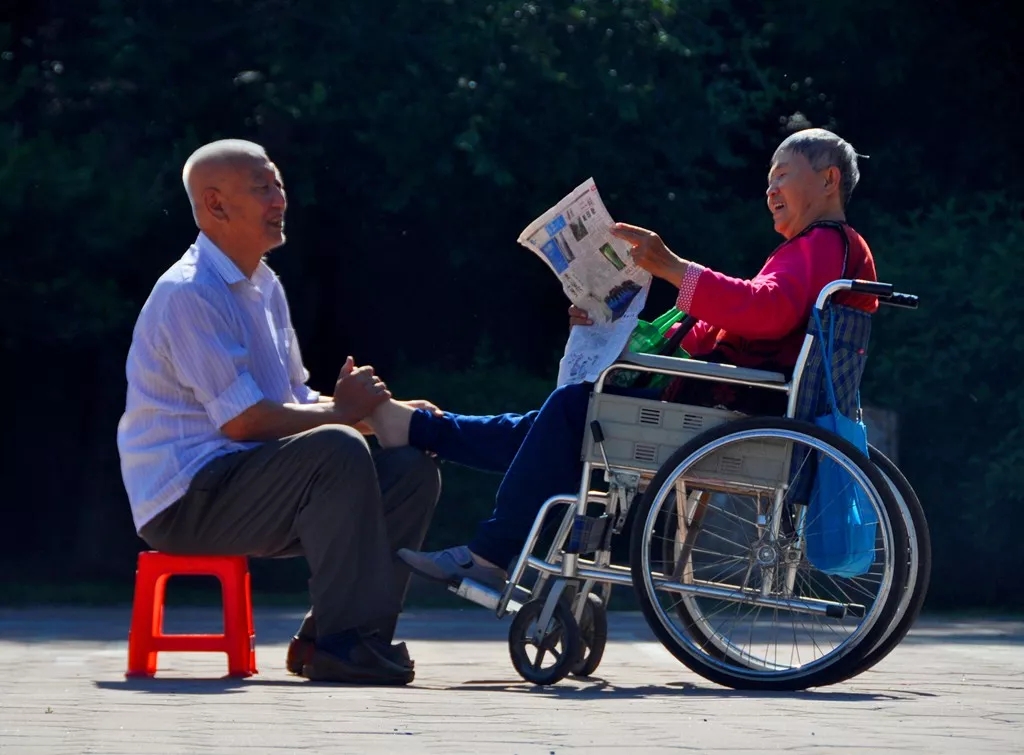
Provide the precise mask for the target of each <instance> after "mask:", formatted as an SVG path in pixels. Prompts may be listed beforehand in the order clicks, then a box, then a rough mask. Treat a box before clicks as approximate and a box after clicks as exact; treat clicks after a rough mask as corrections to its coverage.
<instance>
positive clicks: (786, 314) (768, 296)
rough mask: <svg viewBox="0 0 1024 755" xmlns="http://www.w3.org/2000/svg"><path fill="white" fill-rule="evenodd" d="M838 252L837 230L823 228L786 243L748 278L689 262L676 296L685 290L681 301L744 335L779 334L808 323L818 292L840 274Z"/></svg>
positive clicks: (718, 324)
mask: <svg viewBox="0 0 1024 755" xmlns="http://www.w3.org/2000/svg"><path fill="white" fill-rule="evenodd" d="M842 257H843V245H842V240H841V239H840V237H839V235H838V234H836V233H835V232H832V231H830V230H829V229H824V228H822V229H816V230H814V231H812V232H811V233H809V234H807V235H806V236H801V237H798V238H796V239H794V240H793V241H791V242H790V243H789V244H786V245H784V246H783V247H782V248H780V249H779V250H778V251H777V252H776V253H775V254H773V255H772V256H771V257H770V258H769V259H768V262H767V263H765V266H764V267H763V268H762V269H761V271H760V272H759V273H758V274H757V275H756V276H755V277H753V278H751V279H750V280H742V279H740V278H732V277H729V276H727V275H723V274H722V273H719V272H715V271H714V270H710V269H708V268H704V267H701V266H700V265H693V266H691V270H688V271H687V274H686V276H684V279H683V285H682V286H680V296H679V300H681V299H683V298H686V295H687V294H689V297H688V298H689V302H682V301H679V306H680V308H681V309H683V307H682V306H681V305H682V304H683V303H686V304H688V307H686V308H685V309H684V311H686V312H688V313H689V314H691V315H693V316H694V317H696V318H698V319H699V320H702V321H704V322H707V323H709V324H710V325H712V326H714V327H715V328H721V329H723V330H725V331H728V332H730V333H735V334H736V335H738V336H741V337H743V338H749V339H751V340H755V339H775V338H782V337H784V336H786V335H787V334H789V333H791V332H793V331H794V330H796V329H797V328H799V327H802V326H803V325H804V324H805V323H806V321H807V318H808V317H810V314H811V307H812V306H813V305H814V300H815V298H816V297H817V295H818V292H819V291H820V290H821V288H822V287H823V286H824V285H825V284H826V283H828V282H829V281H830V280H834V279H835V278H837V277H838V276H839V275H841V272H840V267H841V266H842ZM691 271H692V272H691ZM691 276H692V277H694V278H695V280H694V281H691V280H690V278H691ZM677 301H678V300H677Z"/></svg>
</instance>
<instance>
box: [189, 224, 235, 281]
mask: <svg viewBox="0 0 1024 755" xmlns="http://www.w3.org/2000/svg"><path fill="white" fill-rule="evenodd" d="M196 248H197V249H198V250H199V256H200V257H202V258H204V259H206V260H207V261H209V263H210V265H211V266H212V267H213V269H214V270H216V271H217V274H218V275H219V276H220V277H221V278H223V279H224V282H225V283H227V284H228V285H229V286H230V285H232V284H233V283H241V282H242V281H244V280H246V277H245V274H244V273H243V272H242V271H241V270H239V269H238V265H236V264H235V263H234V262H232V261H231V258H230V257H228V256H227V255H226V254H224V252H222V251H221V250H220V249H219V248H218V247H217V245H216V244H214V243H213V241H211V240H210V237H209V236H207V235H206V234H205V233H203V232H202V231H200V232H199V236H198V237H197V238H196Z"/></svg>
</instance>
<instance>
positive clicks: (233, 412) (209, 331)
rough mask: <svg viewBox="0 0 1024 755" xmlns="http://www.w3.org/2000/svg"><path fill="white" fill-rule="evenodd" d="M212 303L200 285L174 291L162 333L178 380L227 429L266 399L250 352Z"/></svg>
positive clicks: (167, 353)
mask: <svg viewBox="0 0 1024 755" xmlns="http://www.w3.org/2000/svg"><path fill="white" fill-rule="evenodd" d="M213 299H214V297H213V295H210V294H206V292H204V291H203V290H202V289H201V288H200V287H198V286H188V287H181V288H179V289H177V290H176V291H174V292H173V293H172V295H171V296H169V297H168V299H167V304H166V310H165V313H164V318H163V323H162V325H163V327H162V335H163V343H164V347H165V350H166V356H167V357H168V359H169V361H170V363H171V366H172V368H173V369H174V372H175V375H176V376H177V378H178V380H179V381H180V382H181V384H182V385H184V386H186V387H188V388H189V389H191V390H192V392H193V393H194V394H195V397H196V399H197V400H198V401H199V402H200V403H201V404H202V405H203V407H204V408H205V409H206V413H207V414H208V415H209V417H210V419H211V420H213V423H214V424H215V425H216V426H217V427H223V426H224V425H225V424H226V423H227V422H229V421H230V420H232V419H234V418H235V417H237V416H238V415H239V414H241V413H242V412H244V411H245V410H246V409H248V408H249V407H250V406H253V405H255V404H257V403H258V402H260V401H262V400H263V398H264V395H263V392H262V391H261V390H260V388H259V386H258V385H256V381H255V379H253V376H252V374H251V373H250V372H249V361H250V357H249V350H248V349H247V348H246V346H245V344H243V343H242V342H241V340H240V339H239V338H238V337H237V335H236V334H235V329H234V328H232V327H231V324H230V323H229V322H228V319H227V317H226V316H225V313H224V311H223V307H219V306H217V304H216V303H215V301H213Z"/></svg>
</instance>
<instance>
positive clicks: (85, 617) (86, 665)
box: [0, 608, 1024, 755]
mask: <svg viewBox="0 0 1024 755" xmlns="http://www.w3.org/2000/svg"><path fill="white" fill-rule="evenodd" d="M299 619H300V612H298V611H286V610H279V609H265V610H260V609H257V613H256V642H257V646H256V654H257V663H258V666H259V674H258V675H256V676H254V677H251V678H249V679H243V680H233V679H226V678H223V677H224V674H225V673H226V670H227V664H226V660H225V657H224V656H223V655H218V654H210V655H206V654H164V655H161V656H160V670H159V672H158V674H157V677H156V678H155V679H152V680H135V679H132V680H128V679H126V678H125V677H124V671H125V664H126V660H127V650H126V648H127V643H126V639H127V631H128V621H129V609H127V608H123V609H88V610H82V609H70V608H69V609H63V608H62V609H32V610H0V752H2V753H5V754H6V753H23V752H24V753H105V754H106V753H133V754H134V753H145V754H146V755H156V754H157V753H205V752H210V753H234V752H244V753H257V752H271V751H273V752H316V753H320V752H352V753H366V752H373V753H376V752H400V753H413V752H436V753H455V752H479V753H488V754H492V753H552V752H554V753H563V752H588V753H589V752H608V753H612V752H643V753H659V752H674V751H692V752H751V753H755V752H756V753H763V752H776V751H786V752H816V753H817V752H821V753H832V752H854V751H856V752H929V753H935V752H950V753H970V755H974V754H975V753H983V752H992V753H1014V752H1016V753H1019V752H1024V622H1018V621H994V620H993V621H935V620H922V621H921V622H919V624H918V626H917V628H916V629H915V630H914V631H913V632H912V633H911V635H910V636H909V637H908V638H907V639H906V640H905V641H904V643H903V644H902V645H901V646H900V647H899V648H897V649H896V650H895V651H894V652H893V654H892V655H891V656H889V658H888V659H886V660H885V661H883V662H882V663H881V664H880V665H879V666H877V667H876V668H875V669H874V670H872V671H869V672H867V673H865V674H863V675H862V676H860V677H858V678H856V679H854V680H852V681H850V682H846V683H844V684H840V685H836V686H833V687H827V688H823V689H817V690H812V691H809V692H804V693H795V694H751V693H741V692H734V691H732V690H729V689H726V688H723V687H718V686H716V685H714V684H712V683H710V682H708V681H705V680H704V679H702V678H701V677H699V676H697V675H695V674H693V673H691V672H690V671H689V670H687V669H686V668H685V667H683V666H682V665H680V664H679V663H678V662H677V661H676V660H675V659H674V658H672V657H671V656H670V655H669V654H668V652H667V651H665V650H664V649H663V648H662V647H661V645H659V644H658V643H657V642H656V641H655V640H654V639H653V636H652V635H651V633H650V632H649V630H648V629H647V627H646V625H645V624H644V622H643V619H642V618H641V617H640V616H639V615H637V614H632V613H630V614H622V613H612V614H611V616H610V628H611V639H610V640H609V644H608V648H607V650H606V652H605V657H604V661H603V663H602V664H601V667H600V668H599V669H598V671H597V673H596V675H595V678H593V679H589V680H578V679H573V678H570V679H567V680H565V681H563V682H561V683H559V684H558V685H556V686H554V687H546V688H539V687H534V686H532V685H530V684H528V683H526V682H524V681H522V679H520V677H519V676H518V675H517V674H516V672H515V670H514V669H513V668H512V665H511V663H510V661H509V656H508V645H507V638H508V628H509V620H508V619H505V620H501V621H499V620H497V619H495V618H494V615H493V614H491V613H488V612H486V611H483V610H477V609H473V608H470V609H467V610H465V611H417V612H410V613H408V614H406V615H405V616H404V617H403V619H402V623H401V625H400V629H399V634H400V637H399V639H403V640H406V641H408V643H409V647H410V650H411V653H412V655H413V658H414V659H415V660H416V680H415V682H414V683H413V684H412V685H410V686H409V687H405V688H387V687H377V688H374V687H347V686H338V685H321V684H314V683H311V682H308V681H305V680H302V679H299V678H296V677H293V676H291V675H289V674H288V673H287V672H286V671H285V669H284V651H285V644H286V642H287V640H288V639H289V638H290V636H291V634H292V633H293V632H294V630H295V628H296V627H297V625H298V621H299ZM218 626H219V624H218V618H217V613H216V611H215V610H205V609H203V610H197V609H174V608H171V609H168V626H167V630H168V631H189V630H192V631H210V630H214V629H216V628H218Z"/></svg>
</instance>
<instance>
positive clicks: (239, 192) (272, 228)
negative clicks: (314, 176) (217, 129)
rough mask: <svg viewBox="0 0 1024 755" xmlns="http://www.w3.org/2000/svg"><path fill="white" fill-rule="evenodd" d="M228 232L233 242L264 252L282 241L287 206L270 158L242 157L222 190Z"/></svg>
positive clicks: (254, 250) (277, 174)
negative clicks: (248, 158) (244, 158)
mask: <svg viewBox="0 0 1024 755" xmlns="http://www.w3.org/2000/svg"><path fill="white" fill-rule="evenodd" d="M221 201H222V203H223V208H224V212H225V215H226V221H227V223H226V225H227V228H226V230H227V232H228V233H229V235H230V236H231V238H232V239H233V240H234V242H235V243H236V244H238V245H239V246H242V247H244V248H246V249H249V250H251V251H253V252H254V253H255V252H258V253H259V254H261V255H262V254H265V253H266V252H269V251H270V250H271V249H275V248H276V247H279V246H281V245H282V244H284V242H285V234H284V214H285V209H286V208H287V206H288V200H287V198H286V196H285V191H284V182H283V181H282V180H281V174H280V172H279V171H278V170H277V166H275V165H274V164H273V163H272V162H270V161H269V160H265V159H263V160H261V159H258V158H252V159H250V160H244V161H241V162H240V163H239V164H238V165H237V167H236V169H235V170H233V171H231V177H230V179H229V180H228V181H227V182H226V185H225V186H224V188H223V189H222V191H221Z"/></svg>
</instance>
